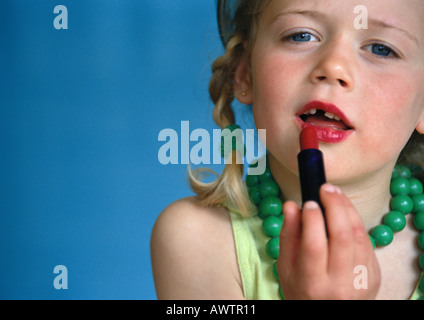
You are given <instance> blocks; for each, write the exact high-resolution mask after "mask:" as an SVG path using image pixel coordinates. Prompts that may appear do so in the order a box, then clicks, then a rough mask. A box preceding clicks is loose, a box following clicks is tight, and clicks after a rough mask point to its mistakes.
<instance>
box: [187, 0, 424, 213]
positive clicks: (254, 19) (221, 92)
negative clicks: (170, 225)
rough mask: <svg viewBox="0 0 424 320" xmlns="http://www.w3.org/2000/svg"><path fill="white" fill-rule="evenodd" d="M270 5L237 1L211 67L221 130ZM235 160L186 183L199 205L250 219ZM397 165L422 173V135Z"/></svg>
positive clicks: (193, 174) (192, 174)
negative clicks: (230, 31) (241, 66)
mask: <svg viewBox="0 0 424 320" xmlns="http://www.w3.org/2000/svg"><path fill="white" fill-rule="evenodd" d="M270 2H271V0H268V1H266V0H240V1H239V6H238V9H237V11H236V13H235V16H234V20H233V24H234V27H235V32H234V35H233V37H232V38H231V39H230V40H229V41H228V44H227V46H226V51H225V53H224V54H223V55H222V56H221V57H219V58H218V59H216V60H215V62H214V63H213V65H212V77H211V80H210V82H209V94H210V97H211V99H212V101H213V102H214V104H215V107H214V109H213V113H212V116H213V119H214V121H215V123H216V124H217V125H218V126H219V127H221V129H224V128H225V127H227V126H229V125H231V124H234V123H235V116H234V112H233V109H232V107H231V104H232V102H233V100H234V92H233V80H234V73H235V70H236V67H237V65H238V63H239V62H240V61H241V59H246V61H248V62H249V61H250V53H251V50H252V48H253V45H254V41H255V39H256V30H257V28H258V25H259V23H260V14H261V13H262V12H263V10H264V9H265V8H266V6H267V5H269V3H270ZM248 65H249V63H248ZM238 156H240V155H238V154H237V151H235V150H233V151H232V152H231V153H230V154H229V157H232V161H230V163H229V164H227V165H226V166H225V168H224V170H223V172H222V174H221V175H218V174H217V173H215V172H214V171H212V170H210V169H205V168H202V169H197V170H194V171H191V169H190V167H189V168H188V176H189V182H190V185H191V188H192V190H193V191H194V192H195V193H196V194H197V200H198V203H199V204H200V205H202V206H217V205H224V206H226V207H227V208H228V209H229V210H231V211H233V212H236V213H239V214H240V215H241V216H250V215H252V214H255V213H256V210H257V209H256V206H254V205H253V204H252V202H251V201H250V198H249V194H248V191H247V187H246V184H245V183H244V182H243V180H242V177H243V165H242V164H237V163H236V161H235V159H236V158H237V157H238ZM399 163H401V164H405V165H409V166H414V167H416V168H417V167H419V168H420V170H422V167H423V163H424V136H423V135H420V134H419V133H418V132H417V131H415V132H414V133H413V134H412V136H411V138H410V139H409V141H408V143H407V144H406V146H405V147H404V149H403V150H402V152H401V154H400V158H399ZM207 174H213V175H215V176H216V177H217V179H216V180H215V181H213V182H211V183H204V182H202V178H203V177H204V176H205V175H207Z"/></svg>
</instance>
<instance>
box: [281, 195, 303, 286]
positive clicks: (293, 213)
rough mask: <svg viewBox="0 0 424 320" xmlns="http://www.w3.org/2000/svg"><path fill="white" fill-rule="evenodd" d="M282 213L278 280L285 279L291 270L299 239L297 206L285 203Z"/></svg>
mask: <svg viewBox="0 0 424 320" xmlns="http://www.w3.org/2000/svg"><path fill="white" fill-rule="evenodd" d="M283 213H284V223H283V227H282V229H281V233H280V255H279V259H278V262H277V265H278V270H279V275H280V278H285V277H286V276H287V275H289V274H290V272H291V270H292V269H293V267H294V265H295V262H296V256H297V252H298V247H299V238H300V209H299V207H298V205H297V204H296V203H295V202H293V201H287V202H286V203H285V204H284V206H283ZM280 270H281V271H280Z"/></svg>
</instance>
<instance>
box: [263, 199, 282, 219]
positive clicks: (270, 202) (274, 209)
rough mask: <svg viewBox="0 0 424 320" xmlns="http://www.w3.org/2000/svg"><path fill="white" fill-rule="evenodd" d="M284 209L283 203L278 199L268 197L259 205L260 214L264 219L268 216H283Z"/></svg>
mask: <svg viewBox="0 0 424 320" xmlns="http://www.w3.org/2000/svg"><path fill="white" fill-rule="evenodd" d="M282 209H283V203H282V202H281V200H280V199H278V198H277V197H267V198H265V199H262V201H261V203H260V204H259V212H260V213H261V215H262V217H264V218H266V217H268V216H278V215H280V214H281V210H282Z"/></svg>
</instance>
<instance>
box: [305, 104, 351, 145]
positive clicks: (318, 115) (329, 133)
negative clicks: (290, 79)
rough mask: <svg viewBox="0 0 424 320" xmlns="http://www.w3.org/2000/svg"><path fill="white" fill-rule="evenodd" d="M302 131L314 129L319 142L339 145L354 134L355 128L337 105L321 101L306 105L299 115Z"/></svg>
mask: <svg viewBox="0 0 424 320" xmlns="http://www.w3.org/2000/svg"><path fill="white" fill-rule="evenodd" d="M297 122H298V124H299V125H300V129H301V130H303V129H305V128H307V127H313V128H314V129H315V131H316V132H317V135H318V140H320V141H322V142H327V143H339V142H342V141H344V140H346V139H347V138H348V137H349V136H350V134H352V133H353V127H352V125H351V124H350V122H349V120H348V119H347V118H346V116H345V115H344V114H343V112H342V111H341V110H340V109H339V108H337V107H336V106H335V105H332V104H327V103H324V102H320V101H312V102H310V103H308V104H306V105H305V106H304V107H303V108H302V110H301V111H300V112H299V113H298V114H297Z"/></svg>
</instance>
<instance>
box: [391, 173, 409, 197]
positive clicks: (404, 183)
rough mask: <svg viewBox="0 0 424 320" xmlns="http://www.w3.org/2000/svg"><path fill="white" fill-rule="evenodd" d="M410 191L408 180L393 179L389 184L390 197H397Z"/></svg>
mask: <svg viewBox="0 0 424 320" xmlns="http://www.w3.org/2000/svg"><path fill="white" fill-rule="evenodd" d="M410 189H411V185H410V183H409V180H408V179H405V178H402V177H399V178H396V179H393V180H392V182H391V183H390V193H391V194H392V196H397V195H399V194H408V193H409V191H410Z"/></svg>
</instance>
